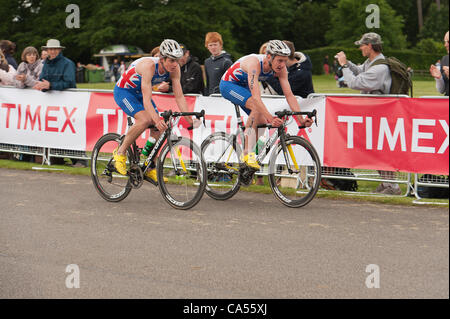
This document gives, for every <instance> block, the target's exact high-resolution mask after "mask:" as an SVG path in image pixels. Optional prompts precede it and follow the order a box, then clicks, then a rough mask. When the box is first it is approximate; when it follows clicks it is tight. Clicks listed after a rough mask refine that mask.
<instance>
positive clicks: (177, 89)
mask: <svg viewBox="0 0 450 319" xmlns="http://www.w3.org/2000/svg"><path fill="white" fill-rule="evenodd" d="M170 78H171V80H172V89H173V94H174V95H175V101H176V102H177V105H178V107H179V108H180V110H181V112H189V109H188V106H187V103H186V98H185V97H184V94H183V89H182V87H181V82H180V78H181V71H180V66H178V67H177V68H176V70H175V71H174V72H171V73H170ZM185 118H186V120H187V121H188V123H189V125H192V118H191V117H190V116H186V117H185Z"/></svg>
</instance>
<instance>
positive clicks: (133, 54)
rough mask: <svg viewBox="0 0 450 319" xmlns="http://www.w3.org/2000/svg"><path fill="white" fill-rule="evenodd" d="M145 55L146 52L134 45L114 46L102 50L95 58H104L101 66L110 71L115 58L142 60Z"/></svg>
mask: <svg viewBox="0 0 450 319" xmlns="http://www.w3.org/2000/svg"><path fill="white" fill-rule="evenodd" d="M145 55H150V54H145V53H144V50H142V49H141V48H140V47H137V46H134V45H125V44H114V45H110V46H108V47H106V48H103V49H102V50H100V52H99V53H97V54H94V57H100V58H102V63H101V65H102V66H103V67H104V68H105V70H109V65H110V63H111V62H112V60H113V59H114V58H119V57H124V58H140V57H142V56H145Z"/></svg>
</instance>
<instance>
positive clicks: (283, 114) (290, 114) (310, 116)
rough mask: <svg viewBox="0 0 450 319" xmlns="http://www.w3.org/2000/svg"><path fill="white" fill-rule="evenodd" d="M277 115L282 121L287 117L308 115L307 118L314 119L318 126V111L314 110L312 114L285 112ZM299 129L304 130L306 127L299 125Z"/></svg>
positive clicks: (276, 113)
mask: <svg viewBox="0 0 450 319" xmlns="http://www.w3.org/2000/svg"><path fill="white" fill-rule="evenodd" d="M275 115H276V116H278V117H279V118H280V119H281V118H283V117H285V116H292V115H306V117H308V118H310V119H312V118H314V123H316V126H317V110H316V109H314V110H312V111H311V112H292V111H289V110H283V111H278V112H275ZM298 128H299V129H304V128H306V126H304V125H299V126H298Z"/></svg>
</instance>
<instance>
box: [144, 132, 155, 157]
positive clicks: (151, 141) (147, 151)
mask: <svg viewBox="0 0 450 319" xmlns="http://www.w3.org/2000/svg"><path fill="white" fill-rule="evenodd" d="M155 143H156V140H155V139H154V137H153V136H150V137H149V138H148V140H147V143H145V146H144V148H143V149H142V154H144V155H145V156H148V155H149V154H150V152H151V150H152V148H153V146H155Z"/></svg>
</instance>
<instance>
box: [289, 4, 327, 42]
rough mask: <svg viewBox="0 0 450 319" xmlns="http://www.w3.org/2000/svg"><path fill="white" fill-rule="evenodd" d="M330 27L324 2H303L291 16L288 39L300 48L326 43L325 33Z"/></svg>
mask: <svg viewBox="0 0 450 319" xmlns="http://www.w3.org/2000/svg"><path fill="white" fill-rule="evenodd" d="M329 28H330V10H329V7H328V5H327V4H326V3H322V4H321V3H316V2H304V3H302V4H301V5H300V6H299V7H298V8H297V9H296V10H295V11H294V16H293V23H292V28H291V29H290V31H291V35H290V37H289V39H291V41H292V42H294V44H295V47H296V48H298V49H300V50H305V49H312V48H317V47H323V46H326V45H327V42H326V39H325V33H326V31H328V29H329Z"/></svg>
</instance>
